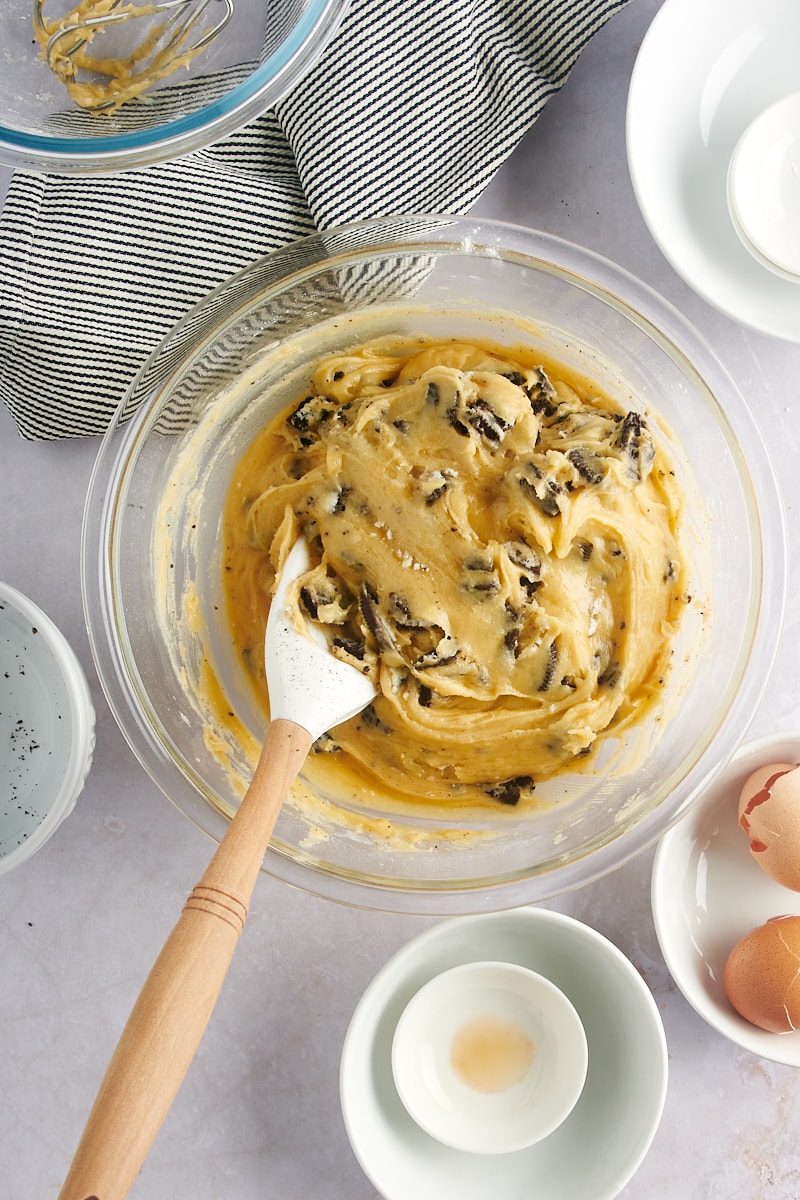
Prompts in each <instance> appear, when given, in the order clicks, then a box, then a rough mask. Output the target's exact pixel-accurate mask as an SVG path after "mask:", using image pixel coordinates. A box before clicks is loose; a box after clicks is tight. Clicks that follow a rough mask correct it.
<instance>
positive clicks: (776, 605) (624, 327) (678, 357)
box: [82, 216, 787, 914]
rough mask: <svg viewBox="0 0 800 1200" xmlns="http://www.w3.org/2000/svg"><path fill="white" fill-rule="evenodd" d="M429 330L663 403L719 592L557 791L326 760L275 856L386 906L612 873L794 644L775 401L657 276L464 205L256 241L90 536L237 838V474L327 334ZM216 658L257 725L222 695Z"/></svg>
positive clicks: (132, 695) (102, 642)
mask: <svg viewBox="0 0 800 1200" xmlns="http://www.w3.org/2000/svg"><path fill="white" fill-rule="evenodd" d="M411 330H417V331H420V332H423V333H425V332H428V333H438V334H441V335H452V334H460V335H462V336H482V335H485V336H487V337H489V338H490V339H491V340H493V341H498V340H501V341H502V340H504V339H505V340H507V341H510V342H512V343H513V342H518V341H519V340H520V339H523V340H525V341H526V342H527V343H528V344H529V345H530V346H532V347H534V348H536V349H537V350H539V349H540V350H541V351H542V353H543V354H544V355H545V357H546V358H547V359H549V360H550V361H557V362H558V361H560V362H562V363H564V364H565V365H566V367H567V368H568V369H569V368H570V367H571V368H573V369H575V370H576V371H578V372H579V373H580V374H581V375H582V376H583V377H584V378H589V379H591V380H593V381H595V383H596V384H597V386H598V387H600V388H601V389H602V390H605V391H607V392H610V393H611V394H612V395H613V396H615V397H616V398H618V399H619V401H620V403H631V404H635V403H637V402H641V403H644V404H645V405H646V406H647V408H648V410H649V411H650V412H651V413H652V414H654V418H655V422H656V423H661V422H663V424H664V426H665V427H666V428H668V429H669V430H671V431H672V434H673V435H674V438H675V440H676V441H677V443H678V446H679V447H680V454H679V456H677V457H675V456H673V461H674V463H675V469H676V471H677V472H678V474H679V477H680V480H681V483H682V484H683V485H684V488H685V492H686V515H685V526H686V528H685V536H686V538H687V540H688V544H689V547H690V550H691V556H692V563H693V570H692V580H691V587H692V595H693V600H692V603H691V605H690V606H688V607H687V612H686V618H685V620H684V621H683V624H682V627H681V631H680V636H679V638H678V640H677V642H676V643H675V647H674V649H675V653H674V667H673V668H672V669H671V671H670V672H669V674H668V677H667V683H666V691H665V696H664V703H663V706H662V710H661V711H660V712H658V713H657V714H655V717H654V719H653V720H651V721H649V722H646V723H644V724H642V725H639V726H636V727H634V728H633V729H631V730H630V731H629V732H628V733H627V734H626V735H624V736H623V737H621V738H619V739H617V743H616V744H615V745H614V746H612V747H611V749H613V750H614V754H613V755H611V757H610V761H604V762H600V763H598V764H597V765H596V766H593V767H592V768H591V769H589V768H586V769H581V770H576V771H574V772H570V773H565V774H563V775H560V776H558V777H556V779H554V780H551V781H548V782H547V783H545V784H543V785H542V786H541V788H540V786H539V785H538V784H537V796H541V799H542V801H543V806H542V808H541V810H540V811H536V812H516V811H515V810H514V809H509V808H508V807H507V806H498V811H497V812H496V814H495V813H494V812H489V813H484V814H481V816H480V818H475V819H470V818H467V817H465V816H464V815H463V814H461V813H458V812H456V813H453V814H452V815H449V814H447V813H442V812H436V813H430V812H426V811H425V810H423V809H422V808H419V807H418V808H415V809H414V811H412V812H410V813H408V814H405V815H398V814H397V813H396V812H394V811H392V810H391V808H388V809H387V810H386V811H384V810H383V809H382V808H381V806H380V804H378V805H377V806H373V807H371V808H367V809H365V808H364V807H360V806H359V805H357V804H356V805H355V806H353V805H348V801H347V798H346V797H343V796H330V795H320V794H318V793H316V792H315V790H314V786H313V783H309V782H308V779H307V778H304V776H303V775H301V777H300V780H299V781H298V784H297V786H296V788H295V789H294V791H293V793H292V795H290V797H289V800H288V802H287V804H286V805H285V806H284V808H283V811H282V813H281V817H280V820H279V822H278V825H277V827H276V831H275V835H274V837H273V841H272V844H271V848H270V850H269V852H268V854H267V856H266V859H265V867H266V869H267V870H268V871H269V872H271V873H272V874H274V875H276V876H278V877H279V878H282V879H284V880H285V881H287V882H290V883H293V884H296V885H298V886H300V887H304V888H306V889H309V890H311V891H315V892H318V893H319V894H322V895H324V896H328V897H329V898H332V899H337V900H344V901H349V902H352V903H355V904H359V905H362V906H367V907H374V908H383V909H389V910H395V911H412V912H427V913H435V914H442V913H446V912H450V913H463V912H476V911H481V910H490V909H499V908H504V907H509V906H512V905H516V904H522V903H529V902H531V901H538V900H542V899H546V898H548V897H551V896H553V895H555V894H557V893H559V892H563V891H566V890H568V889H570V888H573V887H576V886H580V885H583V884H585V883H587V882H588V881H589V880H591V879H595V878H598V877H599V876H601V875H602V874H604V873H605V872H607V871H610V870H612V869H613V868H615V867H617V866H619V865H620V864H621V863H623V862H624V861H626V860H627V859H628V858H630V857H631V856H632V855H634V854H636V853H637V852H638V851H640V850H642V849H643V848H644V847H646V846H649V845H650V844H652V842H653V841H655V840H656V838H658V837H659V836H660V835H661V834H662V833H663V832H664V831H665V830H666V829H668V828H669V827H670V826H671V825H672V824H673V823H674V822H675V821H676V820H677V819H678V818H679V817H680V816H681V815H682V814H683V813H684V812H686V810H687V809H688V808H689V806H690V805H691V804H692V803H693V802H694V800H695V799H696V798H697V797H698V796H699V795H701V794H702V792H703V791H704V790H705V789H706V788H707V787H708V785H709V783H710V781H711V780H712V779H713V778H714V776H715V775H716V773H717V772H718V771H719V770H720V769H721V767H722V766H723V765H724V763H725V762H726V761H727V760H728V759H729V757H730V756H731V754H732V753H733V751H734V750H735V749H736V747H737V746H738V744H739V742H740V740H741V739H742V737H743V736H744V734H745V731H746V729H747V727H748V725H749V723H750V721H751V720H752V717H753V715H754V713H755V710H756V708H757V705H758V702H759V699H760V697H761V695H762V692H763V690H764V688H765V687H766V684H767V681H768V677H769V673H770V670H771V667H772V663H773V660H774V656H775V654H776V650H777V646H778V641H779V637H780V633H781V628H782V621H783V613H784V607H785V598H786V585H787V548H786V530H785V525H784V515H783V507H782V504H781V500H780V496H779V492H778V488H777V484H776V480H775V473H774V470H773V467H772V464H771V461H770V459H769V456H768V453H767V451H766V448H765V445H764V441H763V438H762V435H761V433H760V430H759V427H758V424H757V422H756V421H755V419H754V418H753V416H752V414H751V412H750V410H749V408H748V406H747V404H746V403H745V401H744V399H743V398H742V396H741V394H740V392H739V390H738V388H737V387H736V385H735V383H734V382H733V380H732V379H731V378H730V376H729V375H728V374H727V373H726V371H725V370H724V368H723V367H722V366H721V364H720V363H719V361H718V360H717V358H716V357H715V356H714V354H713V353H712V351H711V350H710V349H709V348H708V346H707V345H706V344H705V342H704V341H703V340H702V339H701V338H700V337H699V336H698V335H697V333H696V332H695V331H694V329H693V328H692V327H691V326H690V325H689V324H688V323H687V322H686V321H684V320H683V318H682V317H681V316H680V315H679V314H678V313H677V312H676V311H675V310H674V309H673V308H672V307H671V306H670V305H669V304H667V303H666V301H664V300H663V299H662V298H661V297H659V296H658V295H657V294H656V293H654V292H653V291H651V289H649V288H648V287H646V286H645V285H644V284H642V283H639V282H638V281H637V280H635V279H633V278H632V277H631V276H629V275H628V274H627V273H626V272H624V271H623V270H621V269H620V268H618V267H616V266H614V265H613V264H611V263H609V262H608V261H606V260H604V259H603V258H601V257H599V256H597V255H595V254H593V253H591V252H589V251H587V250H584V249H581V248H579V247H577V246H573V245H570V244H568V243H565V242H563V241H560V240H559V239H557V238H553V237H549V236H547V235H545V234H541V233H537V232H534V231H531V230H527V229H521V228H517V227H513V226H509V225H504V224H501V223H494V222H488V221H478V220H472V219H469V218H456V217H447V216H408V217H391V218H382V219H378V220H375V221H368V222H364V223H361V224H356V225H351V226H346V227H342V228H340V229H335V230H330V231H328V232H326V233H324V234H319V235H315V236H313V237H310V238H306V239H302V240H300V241H298V242H295V243H293V244H292V245H290V246H289V247H287V248H286V249H283V250H280V251H277V252H275V253H273V254H270V255H268V256H267V257H265V258H263V259H260V260H259V261H258V262H255V263H254V264H253V265H252V266H250V267H248V268H247V269H245V270H244V271H242V272H240V273H239V274H238V275H236V276H234V277H233V278H232V279H231V280H230V281H229V282H228V283H226V284H224V285H223V286H222V287H220V288H219V289H217V290H216V291H215V292H214V293H212V294H211V296H209V298H208V299H207V300H206V301H205V302H203V303H202V304H201V305H199V306H198V307H197V308H195V309H194V310H193V311H192V312H191V313H190V314H189V315H188V316H187V317H186V318H185V319H184V320H183V321H182V322H181V323H180V324H179V325H178V326H177V327H176V328H175V329H174V331H173V332H172V333H171V334H170V335H169V336H168V337H167V338H166V339H165V341H164V342H163V343H162V344H161V345H160V346H159V347H158V349H157V350H156V351H155V353H154V354H153V355H152V356H151V358H150V359H149V360H148V362H147V363H146V364H145V366H144V367H143V369H142V371H141V373H140V374H139V376H138V377H137V379H136V380H135V382H134V383H133V385H132V386H131V388H130V390H129V392H128V394H127V396H126V397H125V399H124V400H123V402H122V404H121V406H120V408H119V410H118V413H117V415H116V418H115V419H114V421H113V422H112V425H111V427H110V429H109V431H108V433H107V435H106V437H105V438H104V441H103V443H102V446H101V449H100V452H99V455H98V458H97V463H96V467H95V471H94V474H93V478H92V481H91V484H90V489H89V495H88V500H87V508H86V517H85V527H84V537H83V551H82V554H83V588H84V597H85V608H86V616H87V623H88V628H89V635H90V640H91V643H92V648H93V653H94V655H95V661H96V665H97V669H98V673H99V676H100V679H101V681H102V684H103V687H104V689H105V691H106V695H107V696H108V699H109V702H110V705H111V707H112V709H113V711H114V713H115V715H116V718H117V720H118V722H119V724H120V726H121V728H122V730H123V732H124V733H125V735H126V736H127V738H128V740H129V742H130V744H131V746H132V748H133V750H134V752H135V753H136V754H137V755H138V757H139V759H140V760H141V762H142V763H143V764H144V766H145V767H146V768H147V770H148V771H149V772H150V774H151V775H152V777H153V779H154V780H155V781H156V782H157V783H158V785H159V786H160V787H161V788H162V790H163V791H164V792H165V793H166V795H167V796H169V797H170V798H171V799H172V800H173V801H174V802H175V803H176V804H177V806H178V807H179V808H180V809H181V810H182V811H183V812H184V813H186V815H187V816H189V817H190V818H191V819H192V820H193V821H195V822H196V823H197V824H198V825H199V826H200V827H201V828H202V829H204V830H206V831H207V832H208V833H209V834H211V835H212V836H213V837H215V838H217V839H218V838H220V837H221V836H222V835H223V833H224V831H225V828H226V826H227V823H228V820H229V819H230V815H231V813H232V812H233V811H234V810H235V809H236V807H237V806H238V803H239V800H240V797H241V794H242V792H243V790H244V787H245V785H246V782H247V780H248V779H249V777H250V775H251V773H252V770H253V768H254V764H255V760H256V757H257V752H258V748H259V745H260V741H261V739H262V737H263V726H264V715H263V711H262V710H261V708H260V706H259V705H258V703H257V702H256V700H255V698H254V697H253V695H252V694H251V692H250V689H249V687H248V686H247V683H246V680H245V678H244V672H243V669H242V667H241V664H240V663H239V662H238V661H236V659H235V656H234V654H233V651H232V646H231V639H230V636H229V634H228V630H227V625H226V622H225V619H224V613H223V611H222V609H223V603H222V594H221V590H222V567H221V553H222V551H221V546H220V544H219V536H218V529H219V518H220V514H221V511H222V505H223V502H224V497H225V495H226V493H227V489H228V486H229V482H230V479H231V474H232V471H233V469H234V466H235V464H236V462H237V460H238V458H239V456H240V454H241V453H242V452H243V451H244V449H245V448H246V447H247V446H248V445H249V444H250V442H251V440H252V438H253V437H254V436H255V434H256V432H257V431H258V430H259V429H261V428H262V427H263V425H264V424H265V423H266V422H267V420H268V419H269V418H270V416H271V415H272V414H274V413H276V412H277V411H279V410H280V409H281V408H283V407H284V406H285V405H287V404H288V403H289V402H290V401H291V400H293V399H296V397H297V396H298V395H300V394H301V389H302V387H304V386H305V380H307V378H308V375H309V370H310V366H311V364H313V363H315V362H316V361H317V360H318V358H319V357H320V356H321V355H323V354H325V353H327V352H329V351H333V350H335V349H339V348H342V347H345V346H350V345H352V344H353V343H354V342H357V341H361V340H366V339H367V338H368V337H372V336H377V335H379V334H381V333H386V332H402V331H411ZM209 665H210V667H211V671H212V673H213V675H214V678H215V679H216V681H217V682H218V684H219V687H220V689H221V693H222V695H223V696H224V697H225V702H226V704H227V706H228V707H229V708H230V711H231V712H232V713H233V714H234V717H235V720H236V721H238V728H239V732H240V736H239V737H238V738H234V739H233V740H231V739H230V738H229V737H228V736H227V733H226V730H225V729H222V728H220V727H218V726H217V725H216V724H215V718H214V716H213V713H212V712H211V711H209V709H208V707H207V706H206V705H205V704H204V702H203V699H202V693H203V686H202V680H203V677H204V674H207V672H208V667H209ZM220 749H222V751H223V753H222V755H221V754H220ZM548 801H553V803H552V804H548Z"/></svg>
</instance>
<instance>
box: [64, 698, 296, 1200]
mask: <svg viewBox="0 0 800 1200" xmlns="http://www.w3.org/2000/svg"><path fill="white" fill-rule="evenodd" d="M311 740H312V738H311V734H310V733H309V732H308V731H307V730H306V729H304V728H303V727H302V726H300V725H296V724H295V723H294V722H293V721H287V720H276V721H273V722H272V724H271V725H270V726H269V728H268V730H267V735H266V738H265V740H264V746H263V748H262V751H261V756H260V758H259V761H258V766H257V767H256V771H255V774H254V776H253V780H252V782H251V784H250V787H249V788H248V790H247V792H246V793H245V795H244V798H243V799H242V803H241V805H240V807H239V809H238V811H237V813H236V815H235V816H234V818H233V820H232V821H231V824H230V825H229V827H228V830H227V832H226V834H225V837H224V838H223V839H222V841H221V842H220V844H219V847H218V848H217V851H216V853H215V854H214V857H213V858H212V859H211V862H210V863H209V865H208V868H207V869H206V871H205V874H204V875H203V878H202V879H201V880H200V882H199V883H198V884H197V886H196V887H195V888H194V890H193V891H192V893H191V895H190V896H189V898H188V899H187V901H186V904H185V905H184V908H183V912H182V913H181V915H180V918H179V919H178V922H177V924H176V925H175V928H174V929H173V931H172V933H171V934H170V935H169V937H168V938H167V941H166V943H165V944H164V947H163V949H162V951H161V953H160V954H159V956H158V958H157V959H156V962H155V964H154V965H153V968H152V970H151V972H150V974H149V976H148V977H147V980H146V982H145V984H144V987H143V988H142V991H141V993H140V994H139V998H138V1000H137V1001H136V1004H135V1005H134V1008H133V1011H132V1012H131V1015H130V1017H129V1018H128V1022H127V1024H126V1026H125V1029H124V1030H123V1033H122V1036H121V1038H120V1040H119V1043H118V1045H117V1048H116V1050H115V1051H114V1055H113V1057H112V1059H111V1062H110V1064H109V1066H108V1070H107V1071H106V1075H105V1078H104V1079H103V1082H102V1084H101V1085H100V1090H99V1092H98V1093H97V1098H96V1100H95V1102H94V1106H93V1108H92V1111H91V1113H90V1114H89V1119H88V1121H87V1123H86V1127H85V1129H84V1132H83V1136H82V1138H81V1140H80V1143H79V1145H78V1149H77V1151H76V1153H75V1157H74V1159H73V1161H72V1166H71V1167H70V1170H69V1174H68V1176H67V1178H66V1181H65V1183H64V1186H63V1187H62V1189H61V1192H60V1193H59V1200H124V1197H125V1196H127V1194H128V1192H129V1190H130V1188H131V1186H132V1184H133V1181H134V1180H135V1178H136V1176H137V1174H138V1173H139V1171H140V1169H141V1166H142V1164H143V1162H144V1160H145V1158H146V1157H147V1153H148V1151H149V1149H150V1146H151V1145H152V1142H153V1139H154V1138H155V1136H156V1133H157V1132H158V1130H159V1129H160V1127H161V1124H162V1122H163V1120H164V1117H165V1116H166V1115H167V1112H168V1111H169V1109H170V1106H171V1104H172V1101H173V1099H174V1097H175V1095H176V1093H177V1091H178V1088H179V1087H180V1084H181V1081H182V1080H183V1077H184V1075H185V1073H186V1071H187V1069H188V1067H189V1064H190V1062H191V1061H192V1058H193V1057H194V1053H195V1051H196V1049H197V1046H198V1045H199V1043H200V1039H201V1038H202V1036H203V1032H204V1030H205V1028H206V1025H207V1023H208V1020H209V1017H210V1016H211V1012H212V1010H213V1008H214V1004H215V1003H216V1000H217V996H218V995H219V992H220V988H221V987H222V982H223V980H224V978H225V973H226V971H227V969H228V964H229V963H230V961H231V958H232V956H233V951H234V949H235V948H236V943H237V941H238V939H239V934H240V933H241V931H242V927H243V926H244V922H245V918H246V916H247V906H248V904H249V902H250V897H251V895H252V892H253V888H254V886H255V882H256V879H257V878H258V873H259V870H260V868H261V864H262V862H263V859H264V854H265V853H266V850H267V846H268V845H269V840H270V837H271V836H272V830H273V828H274V825H275V821H276V820H277V817H278V813H279V812H280V809H281V806H282V804H283V801H284V798H285V796H286V793H287V792H288V790H289V787H290V785H291V783H292V781H293V780H294V778H295V776H296V775H297V773H298V771H299V770H300V768H301V766H302V765H303V762H304V760H305V758H306V755H307V753H308V750H309V748H310V746H311Z"/></svg>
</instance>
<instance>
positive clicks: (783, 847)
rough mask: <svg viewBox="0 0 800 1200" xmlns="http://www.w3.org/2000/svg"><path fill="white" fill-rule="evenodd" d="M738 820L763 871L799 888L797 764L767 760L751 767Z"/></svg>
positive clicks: (799, 787) (799, 790)
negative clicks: (765, 762) (765, 763)
mask: <svg viewBox="0 0 800 1200" xmlns="http://www.w3.org/2000/svg"><path fill="white" fill-rule="evenodd" d="M739 824H740V826H741V827H742V829H743V830H744V832H745V834H746V836H747V839H748V842H749V843H750V853H751V855H752V857H753V859H754V861H755V862H756V863H758V865H759V867H761V869H762V871H765V872H766V873H767V875H769V876H770V878H771V879H774V880H775V882H776V883H780V884H782V885H783V887H787V888H790V889H791V890H792V891H794V892H800V766H799V765H798V764H797V763H784V762H780V763H769V764H767V765H765V766H763V767H758V768H757V769H756V770H755V771H753V773H752V774H751V775H749V776H748V778H747V779H746V780H745V783H744V785H743V787H742V790H741V793H740V796H739Z"/></svg>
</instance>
